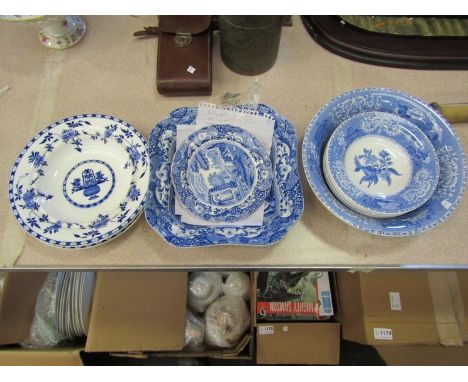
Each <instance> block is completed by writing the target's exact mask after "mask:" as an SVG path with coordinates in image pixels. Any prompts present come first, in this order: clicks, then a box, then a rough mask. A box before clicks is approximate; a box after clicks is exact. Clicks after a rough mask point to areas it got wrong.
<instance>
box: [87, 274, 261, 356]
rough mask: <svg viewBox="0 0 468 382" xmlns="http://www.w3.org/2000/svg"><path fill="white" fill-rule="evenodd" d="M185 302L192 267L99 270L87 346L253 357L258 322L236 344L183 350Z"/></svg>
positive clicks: (134, 352) (118, 351)
mask: <svg viewBox="0 0 468 382" xmlns="http://www.w3.org/2000/svg"><path fill="white" fill-rule="evenodd" d="M252 288H253V285H252ZM186 305H187V272H99V273H98V274H97V277H96V286H95V291H94V299H93V309H92V312H91V319H90V326H89V331H88V338H87V341H86V349H85V351H86V352H109V353H112V355H113V356H115V357H131V358H147V357H148V356H170V357H211V358H223V359H234V358H240V359H251V357H252V338H253V330H254V329H253V325H251V328H250V330H249V331H248V332H247V333H246V334H245V335H244V337H243V338H242V339H241V340H240V341H239V343H238V344H237V346H235V347H233V348H231V349H207V350H205V351H200V352H194V351H184V350H183V348H184V341H185V314H186ZM251 311H252V307H251ZM116 333H118V335H116Z"/></svg>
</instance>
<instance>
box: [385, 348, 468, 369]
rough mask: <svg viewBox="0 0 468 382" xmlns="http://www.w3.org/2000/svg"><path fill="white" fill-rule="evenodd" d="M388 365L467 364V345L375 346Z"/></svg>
mask: <svg viewBox="0 0 468 382" xmlns="http://www.w3.org/2000/svg"><path fill="white" fill-rule="evenodd" d="M376 349H377V351H378V352H379V354H380V356H381V357H382V358H383V359H384V360H385V362H386V363H387V365H388V366H467V365H468V345H464V346H456V347H455V346H449V347H448V346H428V345H395V346H376Z"/></svg>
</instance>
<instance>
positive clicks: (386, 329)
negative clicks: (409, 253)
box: [338, 271, 468, 346]
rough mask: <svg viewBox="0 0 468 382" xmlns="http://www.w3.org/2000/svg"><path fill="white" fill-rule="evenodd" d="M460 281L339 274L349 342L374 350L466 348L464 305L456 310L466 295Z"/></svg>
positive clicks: (429, 275) (449, 275)
mask: <svg viewBox="0 0 468 382" xmlns="http://www.w3.org/2000/svg"><path fill="white" fill-rule="evenodd" d="M454 277H455V280H457V278H456V274H455V272H426V271H373V272H370V273H355V274H351V273H347V272H341V273H339V274H338V293H339V296H340V302H341V306H340V309H341V311H340V312H341V323H342V328H343V339H346V340H350V341H355V342H359V343H363V344H369V345H436V344H443V345H447V346H461V345H463V335H462V331H461V328H462V327H463V326H464V325H463V326H462V325H461V323H462V322H464V317H463V314H462V313H461V312H460V310H463V304H461V305H462V307H461V308H460V303H458V304H454V301H455V300H457V299H458V301H461V297H460V296H462V295H463V293H462V291H461V290H460V289H459V288H457V287H456V282H454ZM466 294H468V293H465V295H466ZM456 296H458V297H456ZM465 309H466V308H465Z"/></svg>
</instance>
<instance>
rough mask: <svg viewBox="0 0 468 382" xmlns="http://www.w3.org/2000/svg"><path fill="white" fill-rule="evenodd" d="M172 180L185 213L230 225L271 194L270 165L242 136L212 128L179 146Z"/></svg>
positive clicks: (226, 128)
mask: <svg viewBox="0 0 468 382" xmlns="http://www.w3.org/2000/svg"><path fill="white" fill-rule="evenodd" d="M171 178H172V183H173V185H174V189H175V192H176V194H177V196H178V198H179V200H180V201H181V203H182V204H183V205H184V207H185V208H186V209H187V210H188V211H190V212H191V213H193V214H194V215H197V216H199V217H200V218H201V219H203V220H206V221H216V222H234V221H238V220H240V219H244V218H246V217H247V216H249V215H251V214H252V213H253V212H255V211H256V210H257V209H258V208H259V207H260V206H262V205H263V202H264V201H265V198H266V197H267V196H268V194H269V193H270V190H271V181H272V172H271V162H270V159H269V155H268V154H267V153H266V152H265V150H264V148H263V145H262V143H261V142H260V140H259V139H257V138H256V137H254V136H253V135H252V134H250V133H249V132H247V131H246V130H244V129H242V128H240V127H236V126H231V125H212V126H208V127H204V128H202V129H200V130H197V131H196V132H194V133H193V134H191V135H189V137H188V138H187V139H186V140H185V141H184V142H182V144H181V145H180V147H179V149H178V150H177V152H176V153H175V155H174V159H173V162H172V167H171Z"/></svg>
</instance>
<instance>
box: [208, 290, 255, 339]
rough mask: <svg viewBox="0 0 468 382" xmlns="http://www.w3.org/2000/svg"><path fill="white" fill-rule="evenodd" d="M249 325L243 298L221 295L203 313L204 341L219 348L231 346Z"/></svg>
mask: <svg viewBox="0 0 468 382" xmlns="http://www.w3.org/2000/svg"><path fill="white" fill-rule="evenodd" d="M249 325H250V314H249V309H248V308H247V305H246V303H245V301H244V299H243V298H242V297H239V296H223V297H221V298H220V299H218V300H216V301H215V302H214V303H213V304H211V305H210V306H209V307H208V309H207V311H206V313H205V343H206V344H207V345H210V346H214V347H220V348H230V347H233V346H235V345H236V344H237V342H238V341H239V339H240V338H241V337H242V335H243V334H244V333H245V331H246V330H247V328H248V327H249Z"/></svg>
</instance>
